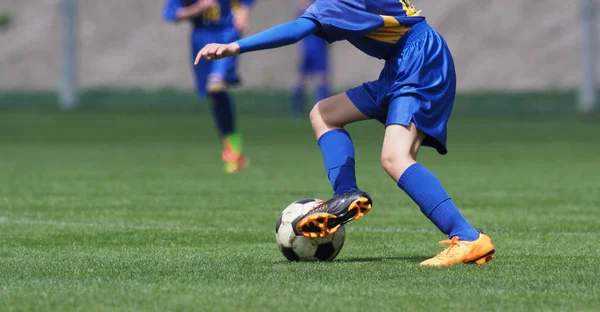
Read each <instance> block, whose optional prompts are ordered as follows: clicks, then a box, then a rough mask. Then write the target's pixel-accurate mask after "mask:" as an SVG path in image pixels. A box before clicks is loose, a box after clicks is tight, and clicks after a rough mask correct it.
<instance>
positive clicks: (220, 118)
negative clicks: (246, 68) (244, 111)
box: [207, 28, 248, 173]
mask: <svg viewBox="0 0 600 312" xmlns="http://www.w3.org/2000/svg"><path fill="white" fill-rule="evenodd" d="M215 32H216V37H217V40H216V42H221V41H222V42H231V41H234V40H236V39H237V38H238V34H237V31H236V30H235V29H233V28H231V29H223V30H216V31H215ZM236 62H237V57H231V58H223V59H220V60H216V61H213V62H212V67H211V69H210V73H209V75H208V79H207V89H208V92H209V96H210V101H211V107H212V112H213V116H214V118H215V121H216V123H217V125H218V127H219V133H220V134H221V138H222V140H223V153H222V158H223V162H224V163H225V166H224V168H225V171H226V172H227V173H234V172H237V171H239V170H240V169H242V168H243V167H245V166H246V165H247V163H248V159H247V157H246V156H245V154H244V149H243V141H242V135H241V132H240V131H238V129H237V125H236V115H235V104H234V102H233V99H232V97H231V95H230V94H229V92H228V87H229V86H230V85H232V84H237V83H239V77H238V76H237V72H236Z"/></svg>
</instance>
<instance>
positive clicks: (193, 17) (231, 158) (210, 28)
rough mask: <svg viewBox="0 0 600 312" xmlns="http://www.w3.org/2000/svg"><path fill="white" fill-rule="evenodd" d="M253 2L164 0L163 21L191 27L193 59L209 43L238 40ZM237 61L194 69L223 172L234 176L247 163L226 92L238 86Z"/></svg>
mask: <svg viewBox="0 0 600 312" xmlns="http://www.w3.org/2000/svg"><path fill="white" fill-rule="evenodd" d="M253 2H254V0H166V1H165V6H164V9H163V14H162V15H163V18H164V19H165V20H167V21H169V22H173V23H176V22H180V21H189V22H190V23H191V25H192V33H191V53H192V58H193V57H194V55H195V54H196V53H197V52H198V51H199V50H200V49H201V48H202V47H203V46H204V45H206V44H208V43H211V42H222V43H226V42H231V41H235V40H238V39H239V38H240V37H241V35H243V34H244V33H245V32H246V31H247V30H248V19H249V12H250V8H251V7H252V4H253ZM236 61H237V60H236V58H235V57H232V58H228V59H222V60H219V61H216V62H200V64H198V66H195V67H194V68H193V71H194V78H195V80H196V93H197V94H198V96H201V97H204V96H206V95H208V96H209V98H210V102H211V110H212V114H213V118H214V121H215V124H216V126H217V130H218V131H219V135H220V137H221V139H222V141H223V152H222V154H221V156H222V158H223V162H224V163H225V166H224V167H225V172H227V173H234V172H237V171H239V170H240V169H242V168H243V167H244V166H245V165H246V164H247V162H248V160H247V158H246V155H245V154H244V151H243V145H242V136H241V133H240V132H239V131H238V130H237V129H236V123H235V121H236V118H235V107H234V104H233V101H232V99H231V96H230V95H229V93H228V92H227V89H228V87H229V86H233V85H236V84H239V83H240V79H239V77H238V74H237V71H236Z"/></svg>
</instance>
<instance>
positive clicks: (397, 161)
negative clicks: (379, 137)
mask: <svg viewBox="0 0 600 312" xmlns="http://www.w3.org/2000/svg"><path fill="white" fill-rule="evenodd" d="M414 163H415V160H414V159H413V157H411V155H410V154H406V155H405V154H402V153H397V152H385V151H384V152H382V153H381V165H382V166H383V169H384V170H385V171H386V172H387V173H388V174H389V175H390V176H392V177H394V178H399V177H400V176H402V174H403V173H404V171H405V170H406V169H407V168H408V167H410V165H412V164H414Z"/></svg>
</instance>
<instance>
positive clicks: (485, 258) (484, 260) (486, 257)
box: [467, 249, 495, 264]
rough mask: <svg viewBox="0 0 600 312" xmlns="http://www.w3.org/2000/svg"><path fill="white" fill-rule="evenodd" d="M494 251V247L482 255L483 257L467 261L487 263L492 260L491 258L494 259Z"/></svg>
mask: <svg viewBox="0 0 600 312" xmlns="http://www.w3.org/2000/svg"><path fill="white" fill-rule="evenodd" d="M494 252H495V249H492V251H490V252H488V253H486V254H485V255H483V257H481V258H478V259H475V260H472V261H469V262H467V263H472V264H485V263H488V262H490V261H492V259H494Z"/></svg>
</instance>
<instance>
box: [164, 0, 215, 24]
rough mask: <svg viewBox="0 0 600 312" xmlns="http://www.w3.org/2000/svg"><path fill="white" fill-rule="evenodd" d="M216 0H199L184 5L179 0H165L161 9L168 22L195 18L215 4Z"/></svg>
mask: <svg viewBox="0 0 600 312" xmlns="http://www.w3.org/2000/svg"><path fill="white" fill-rule="evenodd" d="M217 4H218V3H217V1H216V0H199V1H196V2H194V3H193V4H190V5H188V6H184V5H183V4H182V3H181V0H167V1H166V3H165V8H164V10H163V18H164V19H165V20H167V21H169V22H179V21H182V20H187V19H191V18H195V17H197V16H198V15H200V14H202V13H204V12H205V11H207V10H209V9H211V8H213V7H215V6H216V5H217Z"/></svg>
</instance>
